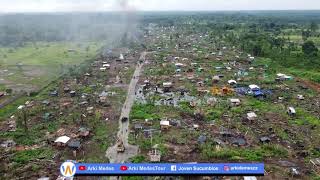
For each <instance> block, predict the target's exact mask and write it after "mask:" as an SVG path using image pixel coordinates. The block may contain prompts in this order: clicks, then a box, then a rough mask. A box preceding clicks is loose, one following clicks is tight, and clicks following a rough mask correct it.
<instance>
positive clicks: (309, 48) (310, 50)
mask: <svg viewBox="0 0 320 180" xmlns="http://www.w3.org/2000/svg"><path fill="white" fill-rule="evenodd" d="M302 51H303V53H304V54H305V55H307V56H316V55H317V53H318V48H317V47H316V46H315V44H314V42H313V41H307V42H305V43H304V44H303V45H302Z"/></svg>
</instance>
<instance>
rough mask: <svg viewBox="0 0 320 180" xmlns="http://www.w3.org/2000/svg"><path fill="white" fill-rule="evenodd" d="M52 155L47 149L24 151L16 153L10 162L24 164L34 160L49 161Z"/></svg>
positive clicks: (50, 150) (51, 151)
mask: <svg viewBox="0 0 320 180" xmlns="http://www.w3.org/2000/svg"><path fill="white" fill-rule="evenodd" d="M53 154H54V152H53V150H52V149H49V148H43V149H34V150H25V151H18V152H16V153H15V154H14V156H13V157H12V159H11V160H12V161H13V162H16V163H20V164H25V163H30V161H32V160H35V159H50V158H51V157H52V155H53Z"/></svg>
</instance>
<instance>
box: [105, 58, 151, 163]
mask: <svg viewBox="0 0 320 180" xmlns="http://www.w3.org/2000/svg"><path fill="white" fill-rule="evenodd" d="M145 56H146V52H142V53H141V56H140V60H142V61H144V60H145ZM142 67H143V63H142V64H140V63H138V64H137V65H136V69H135V71H134V74H133V77H132V79H131V82H130V85H129V87H128V94H127V98H126V101H125V103H124V104H123V107H122V111H121V116H120V119H119V131H118V142H117V143H116V144H115V145H114V146H112V147H110V148H109V149H108V150H107V152H106V156H107V158H108V159H109V161H110V163H123V162H126V161H127V160H128V159H130V158H132V157H134V156H136V155H137V154H138V146H133V145H130V144H129V143H128V136H129V120H128V121H126V122H122V121H121V120H122V118H123V117H127V118H128V117H129V114H130V111H131V108H132V106H133V103H134V99H135V90H136V85H137V83H138V81H139V76H140V72H141V70H142ZM119 142H123V144H124V147H125V151H124V152H123V153H118V152H117V147H118V145H119Z"/></svg>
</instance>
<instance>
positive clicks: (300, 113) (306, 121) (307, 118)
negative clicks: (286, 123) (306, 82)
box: [294, 108, 320, 126]
mask: <svg viewBox="0 0 320 180" xmlns="http://www.w3.org/2000/svg"><path fill="white" fill-rule="evenodd" d="M296 111H297V117H296V119H295V120H294V123H296V124H297V125H311V126H320V121H319V118H317V117H315V116H313V115H311V114H310V113H308V112H306V111H305V110H303V109H301V108H297V109H296Z"/></svg>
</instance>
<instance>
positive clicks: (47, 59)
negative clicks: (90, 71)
mask: <svg viewBox="0 0 320 180" xmlns="http://www.w3.org/2000/svg"><path fill="white" fill-rule="evenodd" d="M100 45H101V44H100V43H90V42H86V43H70V42H68V43H64V42H59V43H29V44H27V45H26V46H24V47H19V48H15V49H14V48H0V75H1V78H0V87H1V89H5V88H10V89H13V90H14V91H20V90H24V91H34V90H38V89H40V88H41V87H43V86H45V85H46V84H48V83H49V82H51V81H52V80H53V79H55V78H57V77H58V76H59V75H61V73H64V72H67V71H68V70H69V68H70V67H71V66H73V65H76V64H80V63H81V62H83V61H84V60H86V59H89V58H92V57H94V56H95V55H96V52H97V50H98V49H99V48H100Z"/></svg>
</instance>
